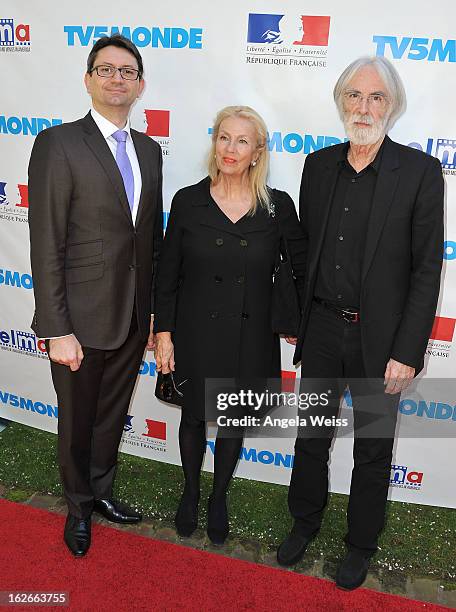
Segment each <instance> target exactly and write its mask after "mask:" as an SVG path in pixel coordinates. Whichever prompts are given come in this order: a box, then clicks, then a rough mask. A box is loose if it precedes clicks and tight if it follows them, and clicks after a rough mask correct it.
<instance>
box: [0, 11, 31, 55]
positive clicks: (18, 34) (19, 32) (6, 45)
mask: <svg viewBox="0 0 456 612" xmlns="http://www.w3.org/2000/svg"><path fill="white" fill-rule="evenodd" d="M11 51H22V52H24V51H25V52H28V51H30V26H29V25H28V24H25V23H19V22H16V21H15V20H14V19H1V18H0V52H2V53H8V52H11Z"/></svg>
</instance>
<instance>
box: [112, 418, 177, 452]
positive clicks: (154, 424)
mask: <svg viewBox="0 0 456 612" xmlns="http://www.w3.org/2000/svg"><path fill="white" fill-rule="evenodd" d="M135 418H136V417H135V416H134V415H130V414H129V415H127V416H126V417H125V423H124V431H123V436H122V444H123V445H124V447H135V448H142V449H146V450H152V451H157V452H159V453H166V451H167V449H166V423H165V422H163V421H155V420H153V419H144V421H142V420H141V419H139V420H138V421H135V424H136V425H134V423H133V420H134V419H135ZM141 423H143V425H141Z"/></svg>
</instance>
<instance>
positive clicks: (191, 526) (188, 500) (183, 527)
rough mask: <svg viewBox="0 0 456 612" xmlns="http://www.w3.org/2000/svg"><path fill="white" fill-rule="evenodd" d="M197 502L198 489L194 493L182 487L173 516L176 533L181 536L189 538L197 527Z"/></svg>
mask: <svg viewBox="0 0 456 612" xmlns="http://www.w3.org/2000/svg"><path fill="white" fill-rule="evenodd" d="M198 503H199V491H197V492H196V494H195V493H194V492H190V491H189V490H188V489H186V488H184V492H183V493H182V497H181V499H180V502H179V506H178V508H177V512H176V516H175V517H174V524H175V525H176V530H177V533H178V535H180V536H181V537H183V538H189V537H190V536H191V535H192V533H193V532H194V531H195V529H196V528H197V527H198Z"/></svg>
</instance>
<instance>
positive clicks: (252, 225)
mask: <svg viewBox="0 0 456 612" xmlns="http://www.w3.org/2000/svg"><path fill="white" fill-rule="evenodd" d="M210 186H211V179H210V178H209V177H208V176H207V177H206V178H204V179H203V180H202V181H200V182H199V183H197V184H196V185H195V189H194V190H193V195H192V198H193V199H192V206H194V207H200V208H202V210H201V216H200V223H201V225H205V226H208V227H212V228H214V229H218V230H220V231H223V232H228V233H229V234H233V235H235V236H239V237H244V236H245V235H246V234H249V233H251V232H258V231H262V230H264V229H267V228H269V227H271V223H273V221H272V220H271V218H270V217H269V215H268V214H267V212H266V211H264V210H263V209H260V210H258V211H257V213H256V214H255V215H254V216H250V215H246V216H244V217H242V219H240V220H239V221H238V222H237V223H233V222H232V221H230V219H228V217H227V216H226V215H225V214H224V213H223V212H222V211H221V210H220V208H219V207H218V206H217V203H216V202H215V201H214V199H213V198H212V196H211V193H210Z"/></svg>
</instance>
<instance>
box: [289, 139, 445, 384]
mask: <svg viewBox="0 0 456 612" xmlns="http://www.w3.org/2000/svg"><path fill="white" fill-rule="evenodd" d="M345 147H346V145H344V144H342V145H335V146H333V147H329V148H326V149H321V150H320V151H317V152H315V153H312V154H311V155H309V156H308V157H307V159H306V162H305V165H304V171H303V176H302V182H301V191H300V198H299V216H300V221H301V226H302V229H303V232H304V235H305V248H306V250H307V270H306V273H305V275H306V283H305V296H306V299H305V301H304V303H303V318H302V321H301V328H300V333H299V338H298V343H297V346H296V352H295V363H296V362H298V361H299V360H300V359H301V350H302V343H303V338H304V334H305V332H306V328H307V323H308V320H309V311H310V305H311V302H312V297H313V295H314V287H315V281H316V277H317V272H318V262H319V258H320V254H321V249H322V246H323V241H324V237H325V232H326V226H327V222H328V216H329V211H330V207H331V202H332V200H333V195H334V189H335V186H336V184H337V176H338V161H339V160H340V159H343V157H344V156H345ZM443 196H444V184H443V178H442V169H441V166H440V163H439V161H438V160H437V159H435V158H434V157H431V156H430V155H426V154H425V153H422V152H421V151H417V150H415V149H412V148H409V147H405V146H403V145H400V144H398V143H396V142H393V141H392V140H391V139H390V138H388V137H386V139H385V143H384V149H383V153H382V160H381V164H380V167H379V172H378V176H377V182H376V187H375V192H374V196H373V200H372V208H371V213H370V217H369V222H368V228H367V236H366V246H365V252H364V257H363V263H362V276H361V296H360V313H361V319H360V324H361V339H362V349H363V359H364V366H365V370H366V372H367V375H368V376H370V377H383V375H384V372H385V367H386V364H387V362H388V360H389V359H390V358H393V359H395V360H397V361H399V362H401V363H404V364H407V365H409V366H412V367H414V368H415V369H416V372H417V373H418V372H419V371H420V370H421V369H422V367H423V357H424V352H425V350H426V346H427V342H428V339H429V335H430V332H431V328H432V324H433V322H434V315H435V311H436V307H437V300H438V296H439V286H440V270H441V266H442V257H443Z"/></svg>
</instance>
